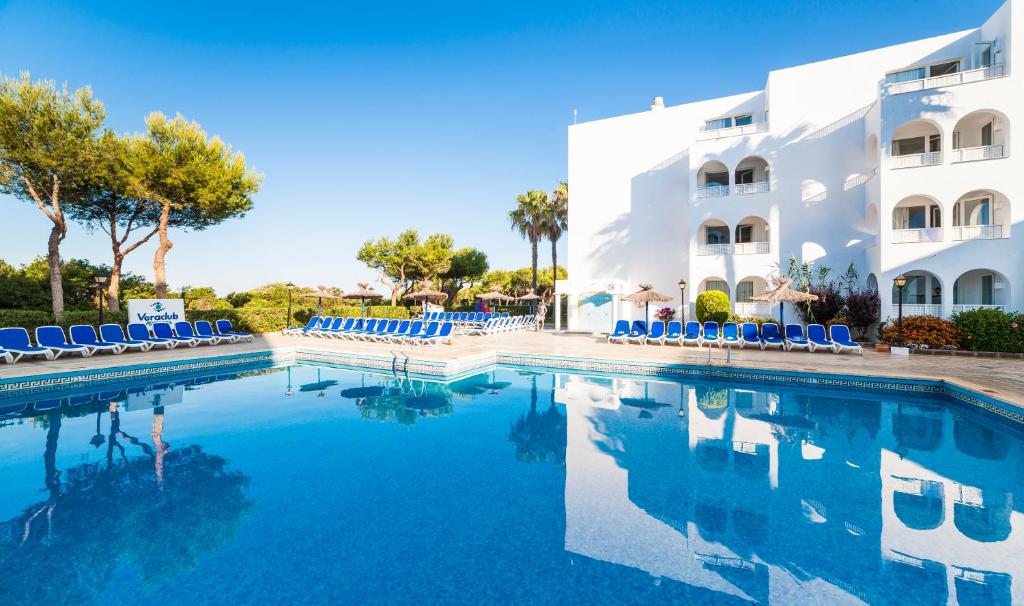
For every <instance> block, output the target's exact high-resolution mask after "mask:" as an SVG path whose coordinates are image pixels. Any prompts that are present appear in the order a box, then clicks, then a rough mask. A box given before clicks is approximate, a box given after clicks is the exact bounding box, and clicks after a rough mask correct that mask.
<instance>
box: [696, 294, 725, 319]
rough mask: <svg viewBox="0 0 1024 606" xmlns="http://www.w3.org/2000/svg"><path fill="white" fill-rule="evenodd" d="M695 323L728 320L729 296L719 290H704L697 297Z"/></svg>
mask: <svg viewBox="0 0 1024 606" xmlns="http://www.w3.org/2000/svg"><path fill="white" fill-rule="evenodd" d="M696 312H697V321H698V322H701V323H703V322H718V323H719V324H722V323H724V322H727V321H728V320H729V315H730V313H729V295H727V294H725V293H724V292H721V291H719V290H706V291H704V292H702V293H700V294H699V295H697V304H696Z"/></svg>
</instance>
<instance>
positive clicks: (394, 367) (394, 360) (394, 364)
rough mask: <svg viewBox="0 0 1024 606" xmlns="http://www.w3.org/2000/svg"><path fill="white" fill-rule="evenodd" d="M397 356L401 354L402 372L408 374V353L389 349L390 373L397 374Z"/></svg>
mask: <svg viewBox="0 0 1024 606" xmlns="http://www.w3.org/2000/svg"><path fill="white" fill-rule="evenodd" d="M398 356H403V357H404V358H405V359H404V360H403V362H402V372H403V373H405V375H406V376H408V375H409V359H410V358H409V354H407V353H405V352H404V351H401V350H395V349H392V350H391V373H392V374H395V375H397V374H398Z"/></svg>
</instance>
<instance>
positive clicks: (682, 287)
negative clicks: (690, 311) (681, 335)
mask: <svg viewBox="0 0 1024 606" xmlns="http://www.w3.org/2000/svg"><path fill="white" fill-rule="evenodd" d="M679 315H680V316H682V317H681V318H680V320H682V321H683V322H686V280H683V279H682V278H680V279H679Z"/></svg>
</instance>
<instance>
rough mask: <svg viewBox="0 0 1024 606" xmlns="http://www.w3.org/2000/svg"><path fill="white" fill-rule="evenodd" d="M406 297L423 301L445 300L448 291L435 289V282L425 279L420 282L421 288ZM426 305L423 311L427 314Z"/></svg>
mask: <svg viewBox="0 0 1024 606" xmlns="http://www.w3.org/2000/svg"><path fill="white" fill-rule="evenodd" d="M404 298H406V299H412V300H413V301H422V302H424V303H427V302H429V301H438V302H440V301H444V300H445V299H447V298H448V294H447V293H443V292H441V291H439V290H434V286H433V284H432V283H431V282H430V280H423V281H422V282H420V289H419V290H418V291H416V292H414V293H409V294H407V295H405V297H404ZM426 311H427V310H426V306H424V309H423V312H424V314H426Z"/></svg>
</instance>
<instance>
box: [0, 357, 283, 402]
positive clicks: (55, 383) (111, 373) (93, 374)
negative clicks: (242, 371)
mask: <svg viewBox="0 0 1024 606" xmlns="http://www.w3.org/2000/svg"><path fill="white" fill-rule="evenodd" d="M293 358H294V355H293V353H292V352H290V351H282V352H272V351H265V352H257V353H252V354H240V355H235V356H226V357H220V356H218V357H214V358H202V359H195V360H184V361H180V362H168V363H164V364H146V365H140V366H123V367H117V368H110V369H107V370H97V371H79V372H74V373H65V374H58V375H43V376H35V377H24V378H19V379H9V380H5V381H2V382H0V398H8V397H12V398H13V397H24V396H28V395H34V394H39V393H48V392H51V391H59V390H61V389H65V388H68V387H93V386H97V387H100V386H103V385H109V384H111V383H118V384H119V383H124V382H126V381H135V380H139V379H151V378H157V377H164V376H168V375H175V376H176V375H188V374H195V373H199V372H205V371H209V370H213V369H216V370H229V369H234V368H239V367H245V366H253V365H256V364H280V363H283V362H290V361H292V359H293Z"/></svg>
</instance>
